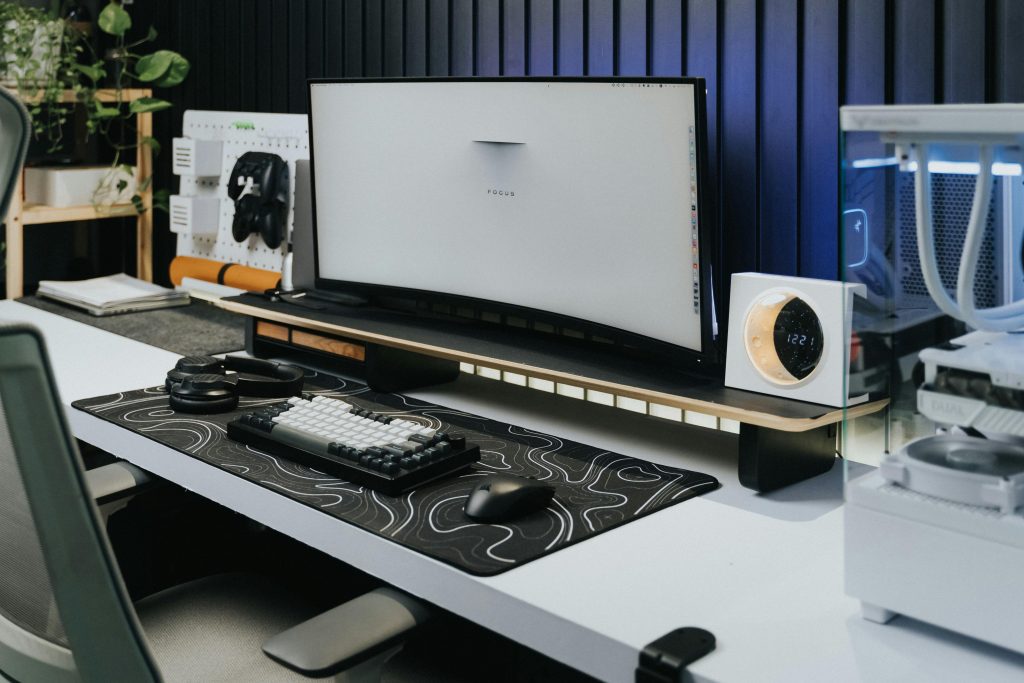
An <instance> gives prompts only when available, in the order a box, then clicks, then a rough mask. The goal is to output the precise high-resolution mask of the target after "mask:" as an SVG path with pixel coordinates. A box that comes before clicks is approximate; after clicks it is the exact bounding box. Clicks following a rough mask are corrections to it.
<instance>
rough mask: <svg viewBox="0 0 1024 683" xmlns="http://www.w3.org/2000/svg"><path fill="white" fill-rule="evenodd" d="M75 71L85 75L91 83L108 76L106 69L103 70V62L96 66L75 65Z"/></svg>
mask: <svg viewBox="0 0 1024 683" xmlns="http://www.w3.org/2000/svg"><path fill="white" fill-rule="evenodd" d="M72 68H73V69H74V70H75V71H78V72H79V73H82V74H85V76H86V78H88V79H89V80H91V81H98V80H100V79H101V78H103V77H104V76H106V75H107V71H106V69H104V68H103V63H102V62H97V63H96V64H92V65H90V64H75V65H74V66H73V67H72Z"/></svg>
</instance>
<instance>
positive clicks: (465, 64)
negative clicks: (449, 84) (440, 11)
mask: <svg viewBox="0 0 1024 683" xmlns="http://www.w3.org/2000/svg"><path fill="white" fill-rule="evenodd" d="M449 26H450V27H451V29H450V30H451V36H450V43H449V45H450V47H449V49H450V50H451V75H452V76H472V75H473V0H452V4H451V18H450V19H449Z"/></svg>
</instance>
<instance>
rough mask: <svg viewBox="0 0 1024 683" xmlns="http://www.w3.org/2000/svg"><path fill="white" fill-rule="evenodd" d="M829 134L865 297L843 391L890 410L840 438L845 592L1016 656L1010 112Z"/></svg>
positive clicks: (1019, 522)
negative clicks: (836, 137) (834, 137)
mask: <svg viewBox="0 0 1024 683" xmlns="http://www.w3.org/2000/svg"><path fill="white" fill-rule="evenodd" d="M840 120H841V129H842V152H843V154H842V185H841V195H842V201H841V215H840V216H839V228H840V233H841V244H842V249H841V259H842V270H843V280H844V281H845V282H849V283H860V284H862V285H864V286H865V288H866V289H867V296H866V297H865V298H864V299H863V300H861V301H860V306H859V307H858V308H857V309H855V310H854V312H853V319H852V321H851V327H852V329H853V335H854V340H853V351H852V352H851V354H850V384H851V387H850V390H849V391H848V392H847V394H849V395H855V394H856V393H857V391H868V392H870V393H871V394H872V398H882V397H885V398H888V400H889V405H888V408H887V409H886V410H885V411H884V412H883V413H881V414H878V415H876V416H870V417H866V418H858V419H857V420H856V421H850V420H844V424H843V433H842V442H841V443H842V453H843V456H844V458H845V468H846V482H845V487H846V488H845V492H846V506H845V541H844V544H845V587H846V591H847V593H848V594H849V595H851V596H853V597H855V598H857V599H859V600H860V601H861V604H862V608H863V609H862V613H863V616H864V617H865V618H866V619H869V620H872V621H877V622H879V623H885V622H887V621H889V620H890V619H892V618H894V617H896V616H897V615H902V616H903V617H910V618H914V619H918V620H922V621H925V622H928V623H931V624H935V625H938V626H941V627H944V628H947V629H950V630H952V631H956V632H959V633H963V634H965V635H968V636H971V637H974V638H978V639H981V640H984V641H987V642H990V643H994V644H996V645H1000V646H1002V647H1006V648H1010V649H1012V650H1016V651H1018V652H1024V610H1021V609H1020V606H1021V605H1024V583H1021V581H1020V580H1019V575H1020V569H1021V567H1024V333H1021V332H1015V331H1013V330H1011V329H1009V328H1012V327H1013V326H1014V325H1015V324H1016V321H1017V319H1016V318H1013V317H1012V315H1010V314H1011V313H1013V309H1008V308H1006V306H1008V305H1011V304H1013V303H1014V302H1021V301H1022V300H1024V263H1022V259H1024V253H1022V249H1024V246H1022V232H1024V176H1022V146H1021V141H1022V139H1024V105H935V106H886V107H882V106H878V107H863V106H859V107H843V108H842V110H841V114H840ZM986 169H987V171H986ZM986 188H987V189H986ZM926 245H927V246H926ZM922 254H923V255H924V259H922ZM962 261H963V262H965V265H964V266H962ZM967 273H971V274H973V278H974V282H973V288H972V287H971V282H970V278H969V277H968V276H967ZM961 279H963V282H961ZM943 290H944V291H945V292H946V294H942V291H943ZM972 291H973V297H972V296H970V295H969V294H970V292H972ZM944 297H945V298H944ZM947 299H948V300H947ZM971 299H973V302H971ZM938 300H942V302H943V303H942V307H941V308H940V305H939V304H938V303H937V301H938ZM998 307H1002V308H998ZM1018 308H1024V303H1022V304H1019V305H1018ZM976 309H989V311H990V312H991V309H997V310H998V311H1001V312H1003V313H1005V314H1006V317H999V316H996V315H995V314H990V313H984V312H983V313H976ZM979 327H981V329H978V328H979ZM990 327H991V328H997V327H1001V329H988V328H990ZM1020 328H1024V319H1021V320H1020V325H1019V328H1018V329H1020ZM855 390H856V391H855Z"/></svg>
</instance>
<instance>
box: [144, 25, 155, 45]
mask: <svg viewBox="0 0 1024 683" xmlns="http://www.w3.org/2000/svg"><path fill="white" fill-rule="evenodd" d="M156 36H157V33H156V28H155V27H154V26H150V27H149V33H147V34H146V40H147V41H149V40H156Z"/></svg>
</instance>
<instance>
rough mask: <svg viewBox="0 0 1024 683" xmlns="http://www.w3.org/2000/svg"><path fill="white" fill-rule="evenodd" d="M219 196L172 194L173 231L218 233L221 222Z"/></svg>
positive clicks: (180, 233) (181, 232) (196, 233)
mask: <svg viewBox="0 0 1024 683" xmlns="http://www.w3.org/2000/svg"><path fill="white" fill-rule="evenodd" d="M221 201H222V200H221V199H220V198H219V197H184V196H182V195H178V194H176V195H171V200H170V214H171V220H170V225H171V232H173V233H177V234H179V235H216V234H217V229H218V227H219V224H220V204H221Z"/></svg>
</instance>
